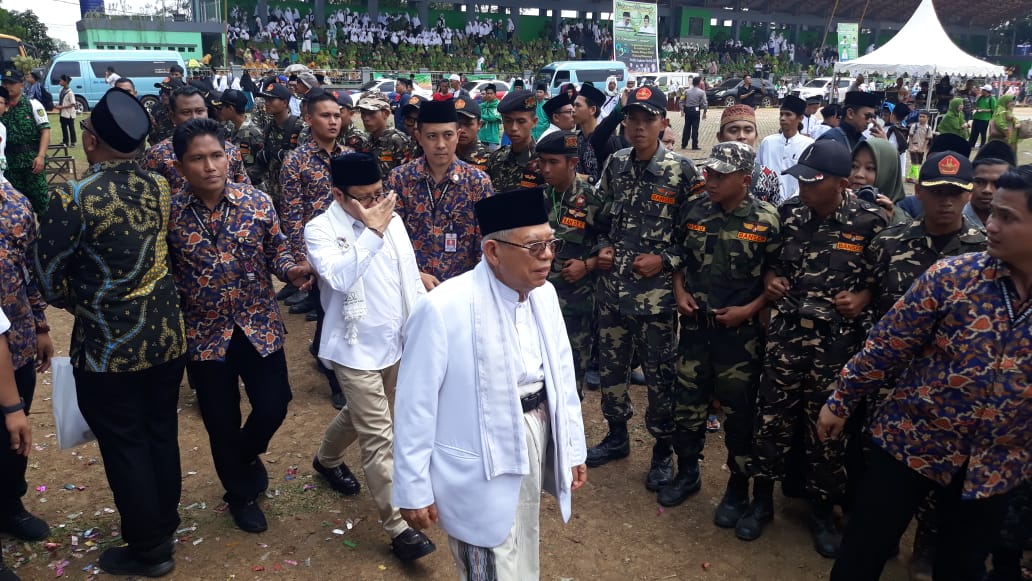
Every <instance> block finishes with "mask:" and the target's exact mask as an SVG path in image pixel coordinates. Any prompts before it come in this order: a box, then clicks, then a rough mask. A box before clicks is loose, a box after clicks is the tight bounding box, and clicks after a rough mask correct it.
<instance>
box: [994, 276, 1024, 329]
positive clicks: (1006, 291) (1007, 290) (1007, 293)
mask: <svg viewBox="0 0 1032 581" xmlns="http://www.w3.org/2000/svg"><path fill="white" fill-rule="evenodd" d="M996 282H997V284H999V285H1000V291H1001V292H1002V293H1003V304H1004V306H1005V307H1007V316H1008V317H1010V320H1011V325H1013V326H1017V325H1020V324H1021V323H1023V322H1024V321H1025V320H1026V319H1028V317H1029V315H1032V304H1030V303H1029V302H1028V301H1025V303H1024V305H1022V308H1021V312H1020V313H1018V315H1017V317H1015V316H1014V300H1013V299H1012V298H1011V293H1012V291H1011V285H1010V284H1008V281H1007V280H1004V279H1002V278H1000V279H997V281H996ZM1015 294H1016V293H1015Z"/></svg>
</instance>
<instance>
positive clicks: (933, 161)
mask: <svg viewBox="0 0 1032 581" xmlns="http://www.w3.org/2000/svg"><path fill="white" fill-rule="evenodd" d="M973 177H974V172H973V171H972V169H971V160H969V159H968V156H966V155H962V154H960V153H957V152H956V151H940V152H938V153H933V154H932V155H929V156H928V159H926V160H925V162H924V163H923V164H921V173H920V174H919V175H918V178H917V183H918V184H920V185H922V186H924V187H926V188H927V187H932V186H942V185H951V186H957V187H958V188H960V189H962V190H970V189H971V188H972V187H973V186H972V185H971V179H972V178H973Z"/></svg>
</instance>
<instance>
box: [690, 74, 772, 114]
mask: <svg viewBox="0 0 1032 581" xmlns="http://www.w3.org/2000/svg"><path fill="white" fill-rule="evenodd" d="M759 82H760V80H759V79H755V78H754V79H753V83H759ZM741 84H742V79H740V78H738V77H731V78H730V79H724V81H722V82H721V83H720V84H719V85H717V86H715V87H713V88H711V89H709V90H707V91H706V101H707V102H708V103H709V104H710V105H723V106H725V107H730V106H732V105H735V104H737V103H738V87H739V85H741ZM779 103H780V100H779V99H778V90H777V88H775V87H774V83H772V82H770V81H767V80H764V81H763V96H762V97H761V98H760V100H759V105H760V107H771V106H775V105H778V104H779Z"/></svg>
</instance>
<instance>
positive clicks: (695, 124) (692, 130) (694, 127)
mask: <svg viewBox="0 0 1032 581" xmlns="http://www.w3.org/2000/svg"><path fill="white" fill-rule="evenodd" d="M701 120H702V115H701V114H700V113H699V112H698V111H688V112H687V113H685V117H684V129H683V130H681V149H684V148H686V147H688V140H689V139H691V141H692V149H698V148H699V122H700V121H701Z"/></svg>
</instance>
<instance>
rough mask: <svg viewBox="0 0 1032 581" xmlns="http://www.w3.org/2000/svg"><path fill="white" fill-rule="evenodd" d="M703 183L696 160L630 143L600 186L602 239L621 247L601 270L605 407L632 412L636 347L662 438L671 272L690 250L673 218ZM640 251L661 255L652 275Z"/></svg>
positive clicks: (652, 428) (613, 415) (611, 416)
mask: <svg viewBox="0 0 1032 581" xmlns="http://www.w3.org/2000/svg"><path fill="white" fill-rule="evenodd" d="M704 185H705V184H704V182H703V180H702V178H701V177H700V176H699V174H698V172H697V171H696V169H695V166H694V165H693V164H692V162H691V160H689V159H687V158H685V157H682V156H680V155H678V154H676V153H674V152H672V151H668V150H667V149H666V148H664V147H662V146H660V147H659V148H658V149H657V150H656V153H655V154H654V155H653V157H652V159H650V160H645V161H644V162H639V161H636V160H635V159H634V149H632V148H628V149H623V150H620V151H618V152H616V153H614V154H613V156H612V157H611V158H610V159H609V161H608V162H606V166H605V168H604V169H603V170H602V178H601V180H600V181H599V185H598V193H599V197H600V198H601V200H602V203H603V205H602V210H601V211H600V212H599V217H598V220H597V224H598V230H599V242H598V245H597V246H598V247H599V248H605V247H609V246H612V247H613V249H614V250H615V256H614V259H613V267H612V269H610V270H609V271H606V272H603V273H601V275H600V276H599V285H598V306H599V353H600V356H599V360H600V363H601V369H600V375H601V382H600V385H601V388H602V414H603V415H604V416H605V417H606V419H607V420H609V421H610V422H622V423H626V422H627V420H629V419H630V418H631V415H632V409H631V400H630V397H629V396H628V395H627V384H626V380H627V376H628V373H629V372H630V369H629V364H630V361H631V352H632V349H633V350H636V351H637V352H638V353H639V354H640V355H641V356H642V358H643V361H642V368H643V371H644V372H645V379H646V383H647V384H648V387H649V407H648V411H647V412H646V414H645V425H646V427H647V428H648V430H649V432H651V433H652V434H653V435H654V436H656V437H657V438H660V437H668V436H670V435H672V433H673V431H674V423H673V394H672V391H673V388H674V382H675V379H676V378H675V369H674V359H675V358H676V356H677V335H676V324H677V312H676V310H675V300H674V291H673V280H672V277H673V272H674V270H676V269H678V268H681V266H682V263H683V253H684V249H683V247H682V245H681V242H682V240H683V238H684V233H683V232H682V231H681V230H678V229H677V228H675V221H676V219H677V216H678V214H679V213H680V208H681V206H682V204H684V203H685V202H686V200H688V199H689V198H692V197H694V196H695V195H697V194H698V193H699V192H701V191H702V189H703V187H704ZM639 254H656V255H659V256H660V257H661V258H662V259H663V271H662V272H660V273H659V274H658V275H656V276H654V277H651V278H642V277H641V276H639V275H637V274H635V272H634V270H633V267H632V265H633V263H634V260H635V258H637V256H638V255H639Z"/></svg>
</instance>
